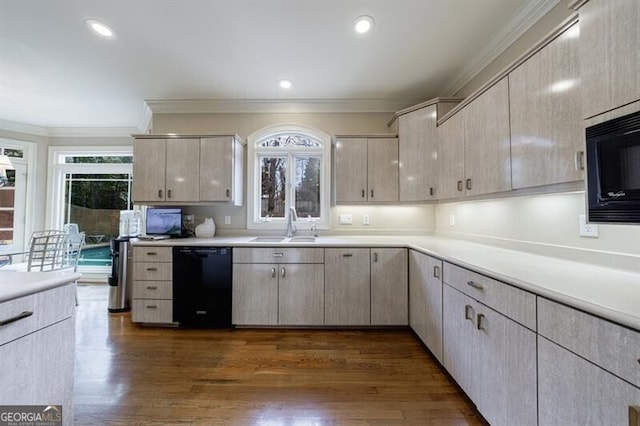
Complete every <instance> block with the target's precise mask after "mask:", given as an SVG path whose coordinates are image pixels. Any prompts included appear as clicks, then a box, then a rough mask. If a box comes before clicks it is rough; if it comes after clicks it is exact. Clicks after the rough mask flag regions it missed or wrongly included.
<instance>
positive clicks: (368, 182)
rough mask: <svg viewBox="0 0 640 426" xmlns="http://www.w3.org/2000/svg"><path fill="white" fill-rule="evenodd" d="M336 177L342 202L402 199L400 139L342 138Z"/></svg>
mask: <svg viewBox="0 0 640 426" xmlns="http://www.w3.org/2000/svg"><path fill="white" fill-rule="evenodd" d="M335 177H336V181H335V194H336V196H335V198H336V202H338V203H349V202H362V201H398V139H397V138H350V137H341V138H338V139H337V140H336V144H335Z"/></svg>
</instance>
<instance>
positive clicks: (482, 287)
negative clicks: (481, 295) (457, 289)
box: [467, 281, 484, 290]
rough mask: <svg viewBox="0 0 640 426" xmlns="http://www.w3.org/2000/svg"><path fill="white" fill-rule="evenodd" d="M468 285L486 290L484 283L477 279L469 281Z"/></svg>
mask: <svg viewBox="0 0 640 426" xmlns="http://www.w3.org/2000/svg"><path fill="white" fill-rule="evenodd" d="M467 285H468V286H469V287H473V288H475V289H476V290H484V286H483V285H482V284H478V283H477V282H475V281H467Z"/></svg>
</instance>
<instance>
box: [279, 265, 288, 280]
mask: <svg viewBox="0 0 640 426" xmlns="http://www.w3.org/2000/svg"><path fill="white" fill-rule="evenodd" d="M286 272H287V271H286V270H285V269H284V266H283V267H282V269H280V275H282V278H284V276H285V274H286Z"/></svg>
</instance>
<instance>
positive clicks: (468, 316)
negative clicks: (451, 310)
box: [464, 305, 473, 321]
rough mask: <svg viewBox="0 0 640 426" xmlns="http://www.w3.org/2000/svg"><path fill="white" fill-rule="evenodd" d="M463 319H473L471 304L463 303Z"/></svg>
mask: <svg viewBox="0 0 640 426" xmlns="http://www.w3.org/2000/svg"><path fill="white" fill-rule="evenodd" d="M469 312H471V314H469ZM464 319H466V320H471V321H473V308H472V307H471V305H464Z"/></svg>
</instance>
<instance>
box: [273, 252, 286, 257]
mask: <svg viewBox="0 0 640 426" xmlns="http://www.w3.org/2000/svg"><path fill="white" fill-rule="evenodd" d="M282 256H284V253H282V252H279V251H277V252H275V253H273V257H282Z"/></svg>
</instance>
